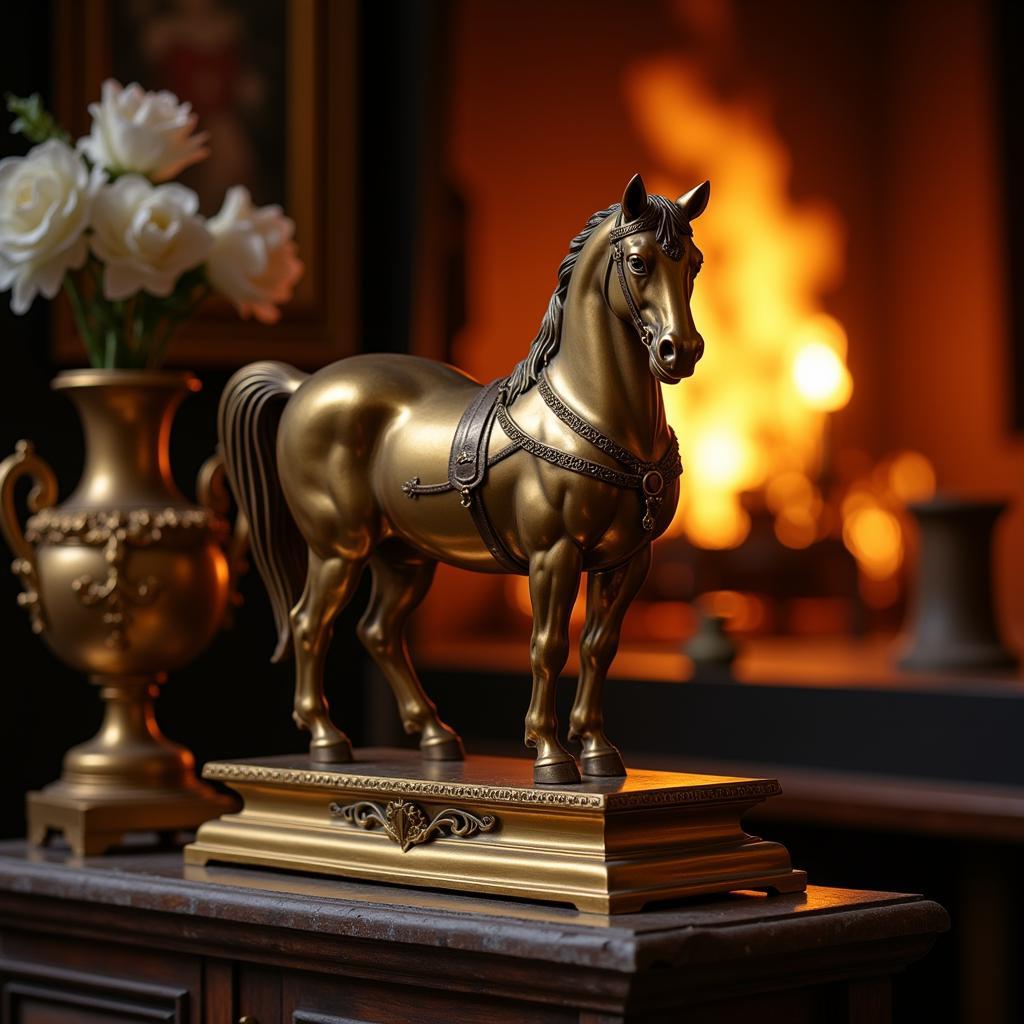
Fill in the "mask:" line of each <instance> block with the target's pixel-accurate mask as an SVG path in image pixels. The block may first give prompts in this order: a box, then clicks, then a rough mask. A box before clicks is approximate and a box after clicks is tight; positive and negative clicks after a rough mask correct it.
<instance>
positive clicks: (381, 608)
mask: <svg viewBox="0 0 1024 1024" xmlns="http://www.w3.org/2000/svg"><path fill="white" fill-rule="evenodd" d="M708 195H709V185H708V183H707V182H705V183H704V184H703V185H700V186H698V187H697V188H695V189H693V190H692V191H691V192H689V193H687V194H686V195H685V196H682V197H681V198H680V199H679V200H676V201H674V202H673V201H670V200H666V199H664V197H660V196H651V197H649V196H648V195H647V192H646V189H645V188H644V184H643V182H642V181H641V179H640V177H639V175H637V176H635V177H634V178H633V179H632V180H631V181H630V182H629V184H628V185H627V187H626V190H625V193H624V195H623V198H622V202H621V204H616V205H615V206H613V207H610V208H609V209H608V210H605V211H601V212H600V213H598V214H595V215H594V216H593V217H591V218H590V220H589V221H588V223H587V226H586V228H585V229H584V231H583V232H582V233H581V234H580V235H579V236H577V238H576V239H574V240H573V242H572V244H571V246H570V252H569V255H568V256H567V257H566V259H565V260H564V261H563V263H562V266H561V268H560V269H559V275H558V277H559V286H558V289H557V290H556V292H555V295H554V296H553V297H552V300H551V304H550V306H549V313H548V315H547V317H546V318H545V320H544V323H543V324H542V328H541V331H540V333H539V334H538V336H537V338H536V339H535V341H534V343H533V346H532V347H531V349H530V352H529V354H528V355H527V357H526V358H525V359H524V360H523V362H522V363H520V364H519V366H518V367H517V368H516V369H515V370H514V371H513V372H512V374H510V375H509V377H508V378H507V380H506V381H505V384H504V385H503V387H502V389H501V391H500V392H499V394H500V398H499V404H498V405H497V406H496V409H497V411H498V414H499V418H498V422H495V423H493V425H492V427H491V432H490V434H489V444H488V448H487V452H488V454H489V456H491V458H494V457H495V456H498V455H499V454H500V455H501V458H500V460H496V461H495V462H494V464H493V465H491V467H490V469H489V471H488V473H487V476H486V479H485V482H484V483H483V484H482V485H481V486H480V487H479V493H478V496H477V495H475V494H472V495H471V494H468V493H467V490H468V489H465V488H464V489H461V490H457V489H450V488H445V487H443V486H442V487H437V486H433V485H430V486H427V487H426V488H425V489H424V488H423V487H420V486H419V482H420V481H427V482H428V484H430V482H431V481H444V480H445V479H446V478H448V479H451V477H450V473H449V454H450V449H451V447H452V442H453V437H454V436H455V433H456V428H457V426H458V425H459V424H460V420H461V419H462V416H463V412H464V411H466V410H467V409H468V408H469V407H470V405H471V403H472V402H473V400H474V398H476V396H478V395H480V394H481V388H480V385H479V384H478V383H477V382H476V381H474V380H472V379H471V378H470V377H468V376H466V375H465V374H463V373H461V372H460V371H459V370H457V369H455V368H453V367H451V366H447V365H444V364H441V363H437V362H431V361H428V360H424V359H419V358H416V357H412V356H400V355H363V356H354V357H352V358H349V359H344V360H341V361H339V362H336V363H334V364H332V365H330V366H327V367H325V368H324V369H322V370H320V371H319V372H317V373H315V374H313V375H312V376H310V375H307V374H304V373H301V372H300V371H298V370H296V369H294V368H293V367H290V366H287V365H286V364H283V363H271V362H263V363H254V364H252V365H251V366H248V367H245V368H244V369H242V370H240V371H239V372H238V373H237V374H236V375H235V376H234V377H233V378H232V380H231V381H230V382H229V383H228V386H227V388H226V389H225V393H224V396H223V398H222V401H221V409H220V425H219V426H220V437H221V445H222V448H223V451H224V457H225V462H226V465H227V472H228V477H229V480H230V482H231V486H232V490H233V491H234V494H235V497H236V498H237V500H238V503H239V506H240V507H241V509H242V510H243V512H244V514H245V516H246V518H247V520H248V522H249V524H250V526H251V529H252V554H253V560H254V562H255V563H256V566H257V568H258V569H259V571H260V574H261V576H262V577H263V580H264V583H265V584H266V586H267V590H268V593H269V595H270V597H271V602H272V604H273V607H274V611H275V617H276V621H277V626H278V633H279V636H278V646H277V651H276V652H275V658H280V657H283V656H284V655H285V654H287V653H288V651H289V650H293V651H294V654H295V658H296V681H295V703H294V717H295V720H296V722H297V724H299V725H301V726H303V727H305V728H307V729H309V730H310V732H311V734H312V740H311V744H310V756H311V757H312V758H313V760H315V761H318V762H323V763H343V762H345V761H348V760H349V759H350V758H351V756H352V752H351V745H350V743H349V740H348V738H347V737H346V736H345V734H344V733H343V732H342V731H341V730H340V729H339V728H338V727H337V726H336V725H335V724H334V723H333V721H332V720H331V718H330V714H329V711H328V707H327V703H326V701H325V699H324V692H323V678H322V676H323V665H324V657H325V654H326V650H327V646H328V644H329V642H330V635H331V629H332V623H333V620H334V618H335V616H336V615H337V613H338V612H339V610H340V609H341V608H342V607H343V606H344V605H345V603H346V602H347V601H348V600H349V599H350V597H351V595H352V593H353V592H354V590H355V588H356V585H357V583H358V581H359V579H360V577H361V575H362V573H363V571H364V570H365V569H366V568H369V569H370V570H371V572H372V575H373V592H372V597H371V599H370V605H369V607H368V609H367V611H366V613H365V615H364V616H363V618H362V621H361V623H360V626H359V635H360V637H361V639H362V641H363V643H364V645H365V646H366V648H367V649H368V651H369V652H370V654H371V655H372V656H373V658H374V659H375V660H376V662H377V664H378V666H379V668H380V670H381V672H382V673H383V675H384V676H385V678H386V679H387V680H388V682H389V683H390V685H391V686H392V688H393V690H394V693H395V697H396V699H397V702H398V705H399V710H400V714H401V717H402V722H403V724H404V726H405V728H406V730H407V731H408V732H411V733H420V734H421V744H420V746H421V750H422V752H423V754H424V757H425V758H426V759H428V760H438V761H444V760H449V759H458V758H460V757H462V746H461V743H460V742H459V739H458V737H457V736H456V735H455V734H454V733H453V732H452V731H451V730H450V729H449V728H448V727H447V726H446V725H445V724H444V723H443V722H442V721H441V720H440V718H439V717H438V714H437V711H436V709H435V707H434V705H433V704H432V703H431V701H430V700H429V698H428V697H427V696H426V694H425V693H424V691H423V688H422V686H421V685H420V682H419V680H418V678H417V676H416V673H415V670H414V668H413V666H412V664H411V662H410V659H409V655H408V651H407V649H406V646H405V639H404V631H405V626H406V623H407V621H408V618H409V616H410V614H411V613H412V612H413V611H414V610H415V608H416V606H417V605H418V604H419V603H420V601H422V599H423V597H424V596H425V595H426V593H427V591H428V590H429V588H430V584H431V581H432V579H433V574H434V569H435V566H436V564H437V562H439V561H443V562H446V563H448V564H450V565H454V566H459V567H461V568H464V569H469V570H473V571H477V572H502V571H506V568H505V566H503V565H502V564H501V562H502V560H503V559H502V557H500V555H499V554H493V553H492V552H493V551H494V550H495V548H496V547H497V549H498V550H499V552H500V551H501V550H502V549H504V551H505V553H506V554H507V555H508V556H509V557H508V558H505V559H504V562H505V563H506V565H510V564H521V565H523V566H525V571H527V572H528V575H529V582H530V595H531V599H532V602H533V620H534V621H533V639H532V644H531V663H532V674H533V695H532V699H531V702H530V706H529V709H528V712H527V715H526V728H525V742H526V744H527V746H530V747H534V748H535V749H536V762H535V767H534V781H535V782H537V783H540V784H549V785H558V784H564V783H573V782H575V783H578V782H579V781H580V768H582V772H583V775H586V776H592V777H617V776H621V775H623V773H624V771H625V769H624V767H623V763H622V759H621V757H620V755H619V752H618V751H617V750H616V748H615V747H614V746H613V745H612V744H611V742H610V741H609V740H608V738H607V737H606V735H605V731H604V722H603V712H602V698H601V691H602V687H603V685H604V681H605V677H606V675H607V672H608V667H609V665H610V664H611V661H612V659H613V658H614V656H615V652H616V649H617V647H618V640H619V631H620V627H621V624H622V620H623V617H624V615H625V613H626V611H627V609H628V607H629V605H630V603H631V602H632V600H633V598H634V596H635V595H636V593H637V591H638V590H639V588H640V586H641V584H642V583H643V580H644V578H645V576H646V575H647V571H648V568H649V566H650V558H651V551H650V547H651V541H652V540H653V539H654V538H656V537H658V536H659V535H660V534H661V533H662V532H664V530H665V529H666V527H667V526H668V524H669V522H670V520H671V519H672V515H673V513H674V511H675V507H676V503H677V500H678V495H679V485H678V480H677V479H676V477H677V476H678V472H676V474H675V475H674V476H673V475H672V474H670V473H667V472H663V471H661V470H656V469H655V467H659V466H674V467H675V469H676V470H677V469H678V463H677V461H674V459H673V457H672V455H673V452H672V449H673V446H674V445H675V440H674V437H673V435H672V433H671V431H670V428H669V426H668V424H667V422H666V418H665V407H664V404H663V400H662V394H661V386H662V384H675V383H678V382H679V381H680V380H681V379H682V378H684V377H688V376H690V374H692V373H693V370H694V367H695V364H696V362H697V360H698V359H699V358H700V356H701V354H702V352H703V347H704V342H703V339H702V338H701V336H700V334H699V333H698V332H697V329H696V327H695V326H694V322H693V318H692V315H691V313H690V297H691V294H692V291H693V285H694V279H695V277H696V275H697V273H698V271H699V270H700V266H701V263H702V256H701V254H700V251H699V250H698V249H697V247H696V246H695V245H694V243H693V239H692V233H691V229H690V221H691V220H693V219H695V218H696V217H697V216H699V215H700V213H701V212H703V210H704V208H705V206H706V205H707V201H708ZM371 343H372V342H371ZM542 373H543V374H544V376H545V377H546V380H547V382H548V385H549V387H550V390H551V393H552V394H556V395H557V396H558V399H557V404H558V405H559V407H560V408H561V409H562V410H563V413H562V414H560V413H559V412H557V411H553V408H552V403H551V402H547V403H546V402H545V400H544V394H543V393H542V390H543V389H542V388H538V387H537V386H536V385H537V384H538V383H540V382H541V379H542V378H541V374H542ZM503 424H504V426H503ZM510 431H511V432H512V433H510ZM476 436H477V435H473V437H474V438H475V437H476ZM480 436H484V435H483V434H482V432H480ZM595 439H596V441H595ZM510 445H512V446H513V448H514V449H518V450H510V451H507V452H506V451H505V450H506V449H509V446H510ZM614 452H618V453H619V455H620V456H624V457H625V458H626V460H627V464H629V465H632V466H633V467H634V471H633V472H632V474H625V476H624V474H623V472H622V458H619V459H616V457H614V455H613V454H610V453H614ZM463 453H465V454H463ZM538 453H541V454H538ZM474 461H475V460H474V459H473V452H472V450H471V448H466V449H460V452H459V453H458V455H457V457H456V458H454V459H453V463H457V464H463V465H465V464H470V463H473V462H474ZM636 467H640V468H641V469H642V470H643V472H636V471H635V469H636ZM602 474H603V478H602V477H601V475H602ZM627 477H628V482H627V483H623V482H622V481H623V480H624V479H626V478H627ZM612 479H618V480H619V481H620V483H619V484H615V483H611V482H609V480H612ZM634 483H635V485H634ZM403 485H404V486H403ZM428 492H429V493H428ZM410 499H414V500H410ZM473 501H479V502H481V503H482V507H483V509H484V510H485V511H484V517H485V519H487V520H489V526H490V528H491V533H492V534H493V535H494V537H496V538H497V544H489V543H488V542H485V540H484V539H483V538H484V533H485V530H484V528H483V527H479V529H478V525H477V524H478V520H479V510H476V511H475V512H474V513H473V514H472V515H471V514H470V512H468V511H467V507H466V506H467V505H470V506H471V505H472V503H473ZM584 572H586V573H588V574H589V579H588V587H587V617H586V624H585V627H584V631H583V636H582V641H581V651H582V657H581V662H582V664H583V668H582V671H581V673H580V678H579V685H578V689H577V695H576V700H575V703H574V706H573V709H572V713H571V717H570V721H569V737H570V738H571V739H577V740H578V741H579V743H580V744H581V747H582V750H581V753H580V764H579V765H577V761H576V758H575V757H574V756H573V754H572V753H570V752H569V751H568V750H567V749H566V748H565V747H564V746H563V745H562V742H561V740H560V739H559V736H558V728H557V726H558V723H557V721H556V718H555V681H556V680H557V678H558V676H559V673H560V672H561V670H562V668H563V667H564V665H565V662H566V657H567V653H568V625H569V617H570V612H571V610H572V606H573V603H574V601H575V599H576V595H577V592H578V588H579V582H580V577H581V574H582V573H584Z"/></svg>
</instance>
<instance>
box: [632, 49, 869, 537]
mask: <svg viewBox="0 0 1024 1024" xmlns="http://www.w3.org/2000/svg"><path fill="white" fill-rule="evenodd" d="M625 93H626V98H627V102H628V104H629V107H630V110H631V113H632V115H633V121H634V123H635V125H636V126H637V129H638V131H639V133H640V135H641V138H642V140H643V142H644V143H645V144H646V146H647V147H648V149H649V150H650V151H651V153H652V154H653V155H654V158H655V160H656V161H657V163H658V164H659V165H660V167H661V168H662V169H663V173H662V175H661V177H660V180H653V179H652V180H651V181H650V182H649V184H650V185H652V186H653V188H654V190H655V191H658V192H668V193H671V190H672V188H673V187H676V186H677V185H678V184H679V183H680V182H688V181H689V180H690V179H691V178H695V177H709V178H710V179H711V182H712V201H711V205H710V206H709V207H708V211H707V213H706V214H705V215H704V216H703V217H702V218H701V220H700V223H699V225H698V231H697V236H698V243H699V245H700V247H701V249H702V251H703V252H704V254H705V258H706V261H707V265H708V269H707V272H706V273H705V274H704V275H702V276H701V279H700V282H699V285H698V287H697V289H696V291H695V294H694V297H693V311H694V318H695V320H696V322H697V325H698V327H699V328H700V330H701V332H702V333H703V334H704V336H705V338H706V339H707V350H706V354H705V356H704V359H703V361H702V362H701V364H700V366H699V368H698V370H697V374H696V376H695V377H694V378H693V379H692V380H690V381H687V382H686V383H685V384H683V385H682V386H680V387H677V388H666V389H665V400H666V403H667V406H668V414H669V419H670V420H671V421H672V423H673V425H674V426H675V428H676V431H677V433H678V434H679V436H680V439H681V441H682V445H683V451H684V463H685V465H686V477H685V486H684V487H683V493H682V498H681V502H680V507H679V512H678V513H677V516H676V519H675V521H674V522H673V525H672V532H675V533H677V534H678V533H679V532H685V534H686V535H687V536H688V537H689V538H690V540H692V541H693V542H694V543H696V544H698V545H700V546H702V547H708V548H723V547H733V546H735V545H737V544H739V543H741V542H742V541H743V539H744V538H745V537H746V535H747V532H748V530H749V528H750V520H749V517H748V515H747V513H746V511H745V510H744V508H743V507H742V505H741V503H740V495H741V494H742V492H744V491H748V490H752V489H758V488H764V489H766V496H767V502H768V506H769V508H770V509H771V511H772V512H773V514H774V515H775V532H776V535H777V536H778V538H779V540H780V541H781V542H782V543H783V544H786V545H788V546H790V547H806V546H807V545H808V544H810V543H812V542H813V541H814V540H815V539H817V538H818V537H819V536H820V535H821V530H822V529H823V527H822V525H821V522H820V519H821V511H822V508H823V502H822V496H821V494H820V493H819V491H818V489H817V487H816V485H815V484H814V483H813V481H814V480H815V479H816V478H817V476H818V474H819V470H820V468H821V457H822V446H823V439H824V432H825V420H826V417H827V415H828V413H830V412H833V411H835V410H836V409H840V408H842V407H843V406H844V405H845V404H846V403H847V402H848V401H849V400H850V395H851V393H852V390H853V381H852V379H851V377H850V373H849V371H848V370H847V368H846V333H845V331H844V330H843V327H842V325H841V324H840V323H838V322H837V321H836V320H835V319H834V318H833V317H831V316H829V315H828V314H827V313H826V312H825V311H824V308H823V298H822V296H823V293H824V291H825V289H826V288H827V287H829V286H830V285H831V284H832V283H833V282H834V281H835V279H836V276H837V275H838V274H839V273H840V271H841V265H842V245H843V236H842V229H841V226H840V224H839V222H838V220H837V218H836V217H835V215H834V214H833V213H832V212H831V211H830V210H828V209H826V208H824V207H822V206H811V205H808V204H802V205H797V204H795V203H794V202H793V201H792V199H791V198H790V196H789V190H788V176H789V167H788V157H787V153H786V149H785V147H784V145H783V143H782V141H781V139H780V138H779V136H778V134H777V133H776V132H775V130H774V129H773V127H772V125H771V124H770V123H769V121H768V120H767V119H766V118H765V117H763V116H761V115H759V114H758V110H759V108H760V104H759V103H758V102H757V100H756V98H753V99H752V98H751V97H744V96H740V97H733V98H730V99H724V98H722V97H721V96H719V95H717V94H716V93H715V92H714V91H713V90H712V88H711V87H710V86H709V85H708V83H707V81H706V80H705V79H704V78H703V77H702V76H701V74H700V72H699V70H698V68H697V67H696V66H695V65H694V64H692V63H687V62H686V61H685V60H682V59H680V58H679V57H677V56H673V57H666V58H655V59H645V60H644V61H642V62H638V63H637V64H635V65H634V66H633V67H632V68H631V69H630V70H629V72H628V74H627V76H626V80H625ZM869 528H870V529H871V530H877V529H878V526H877V524H875V525H874V526H871V525H870V523H869V526H868V527H865V526H863V525H861V526H859V527H857V535H858V536H859V535H860V533H861V532H863V531H864V530H865V529H869ZM851 529H852V528H851Z"/></svg>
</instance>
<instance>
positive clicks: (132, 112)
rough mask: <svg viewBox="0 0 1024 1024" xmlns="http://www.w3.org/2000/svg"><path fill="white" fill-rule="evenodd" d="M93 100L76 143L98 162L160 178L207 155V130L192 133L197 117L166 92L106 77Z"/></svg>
mask: <svg viewBox="0 0 1024 1024" xmlns="http://www.w3.org/2000/svg"><path fill="white" fill-rule="evenodd" d="M101 97H102V98H101V99H100V102H99V103H90V104H89V113H90V114H92V132H91V134H89V135H87V136H85V138H82V139H79V140H78V148H79V149H80V150H82V152H83V153H85V155H86V156H87V157H89V159H90V160H91V161H92V162H93V163H94V164H97V165H98V166H100V167H107V168H109V169H110V170H111V171H114V172H116V173H118V174H120V173H123V172H126V171H131V172H135V173H137V174H145V175H148V176H149V177H150V178H152V179H153V180H154V181H166V180H167V179H168V178H173V177H174V176H175V175H176V174H178V173H179V172H180V171H182V170H184V169H185V168H186V167H188V166H189V165H191V164H194V163H197V162H198V161H200V160H202V159H204V158H205V157H206V156H208V155H209V152H210V151H209V150H208V149H207V148H206V139H207V134H206V133H205V132H203V133H201V134H199V135H193V134H192V132H193V131H194V130H195V127H196V122H197V120H198V118H197V117H196V115H195V114H193V113H192V105H191V104H190V103H179V102H178V97H177V96H175V95H174V93H171V92H146V91H145V90H144V89H143V88H142V87H141V86H140V85H139V84H138V83H136V82H132V84H131V85H129V86H127V87H122V85H121V83H120V82H116V81H114V79H112V78H108V79H107V80H106V81H105V82H104V83H103V89H102V93H101Z"/></svg>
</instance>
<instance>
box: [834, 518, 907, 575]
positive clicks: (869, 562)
mask: <svg viewBox="0 0 1024 1024" xmlns="http://www.w3.org/2000/svg"><path fill="white" fill-rule="evenodd" d="M843 542H844V543H845V544H846V546H847V548H849V550H850V552H851V553H852V554H853V556H854V557H855V558H856V559H857V564H858V565H859V566H860V568H861V571H862V572H863V573H865V574H866V575H867V576H870V577H871V578H872V579H876V580H882V579H886V578H887V577H890V576H893V575H895V573H896V570H897V569H899V567H900V565H901V564H902V563H903V531H902V530H901V528H900V522H899V520H898V519H897V518H896V517H895V516H894V515H893V514H892V513H891V512H888V511H886V510H885V509H884V508H881V507H880V506H878V505H861V506H859V507H857V508H855V509H854V510H853V511H852V512H851V514H850V515H849V516H848V517H847V519H846V521H845V522H844V523H843Z"/></svg>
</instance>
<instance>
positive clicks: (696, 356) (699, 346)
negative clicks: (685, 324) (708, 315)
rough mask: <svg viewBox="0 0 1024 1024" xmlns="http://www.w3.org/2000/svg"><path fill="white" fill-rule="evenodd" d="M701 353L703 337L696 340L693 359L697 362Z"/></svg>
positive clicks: (702, 351) (702, 350)
mask: <svg viewBox="0 0 1024 1024" xmlns="http://www.w3.org/2000/svg"><path fill="white" fill-rule="evenodd" d="M702 355H704V339H703V338H701V340H700V341H698V342H697V346H696V348H694V350H693V361H694V362H697V361H698V360H699V359H700V357H701V356H702Z"/></svg>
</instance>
